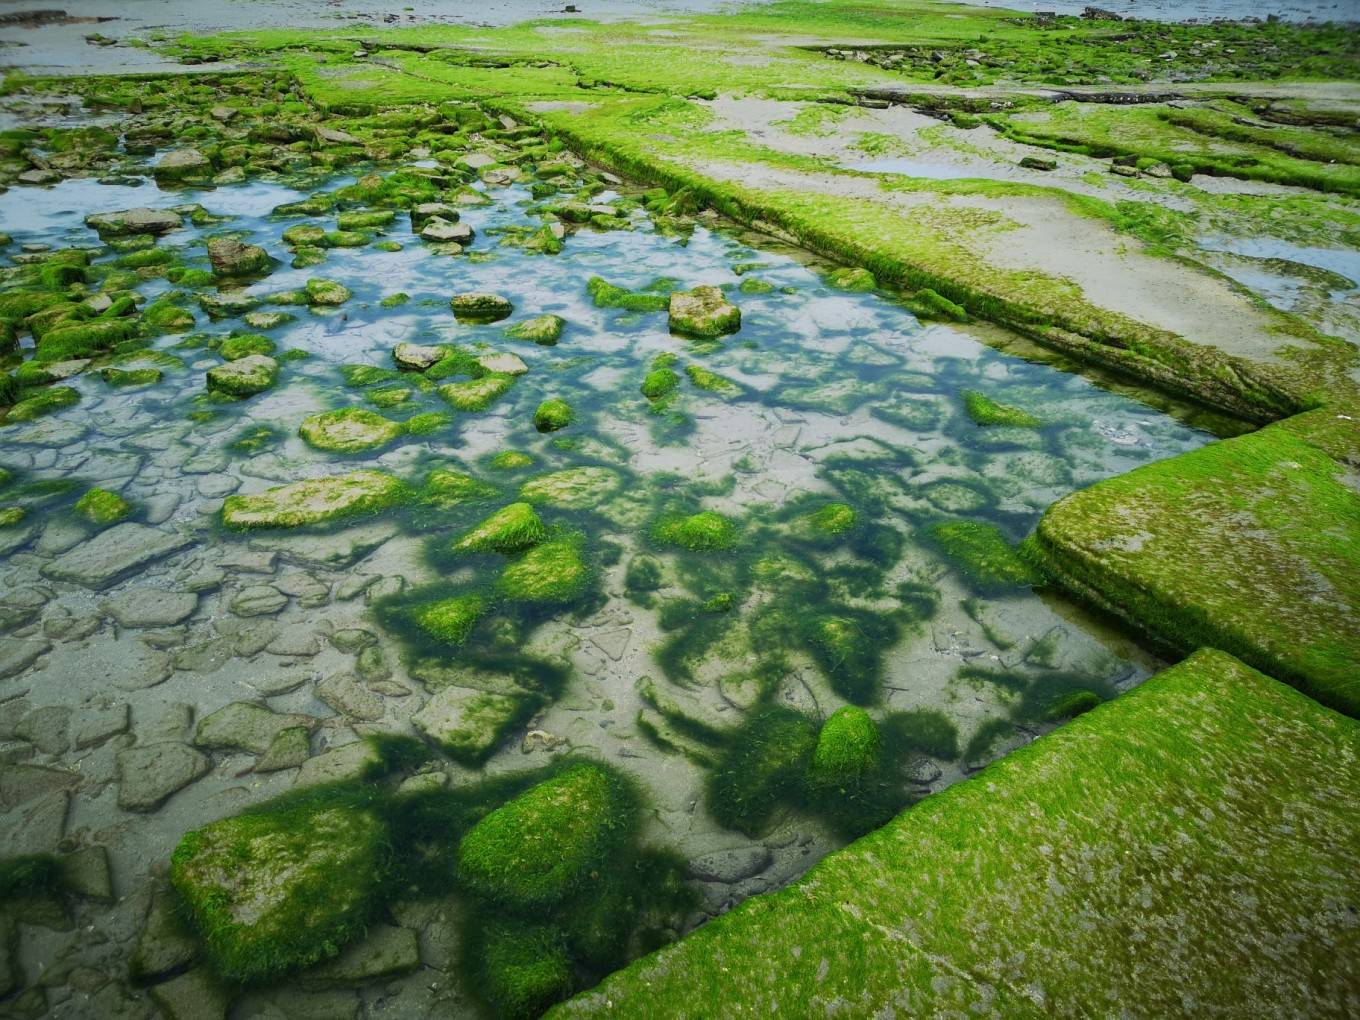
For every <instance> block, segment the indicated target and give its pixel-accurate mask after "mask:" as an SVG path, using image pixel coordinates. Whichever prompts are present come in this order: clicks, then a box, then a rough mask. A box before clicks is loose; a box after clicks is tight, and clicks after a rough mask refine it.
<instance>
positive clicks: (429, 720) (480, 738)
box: [411, 687, 539, 765]
mask: <svg viewBox="0 0 1360 1020" xmlns="http://www.w3.org/2000/svg"><path fill="white" fill-rule="evenodd" d="M538 705H539V701H538V700H537V699H536V698H532V697H527V696H523V697H515V696H510V695H505V694H491V693H488V692H486V691H474V690H468V689H467V688H466V687H445V688H443V689H442V690H440V691H437V692H436V693H435V694H434V695H433V696H432V697H431V698H430V700H429V701H427V702H426V703H425V705H424V706H423V707H422V708H421V709H420V711H418V712H416V713H415V714H414V715H412V716H411V723H412V725H414V726H415V727H416V729H418V730H420V732H422V733H424V734H425V736H427V737H429V738H430V739H431V740H432V741H434V742H435V743H436V744H438V745H439V746H440V747H441V748H442V749H443V750H444V753H445V754H447V755H448V756H449V757H450V758H452V759H453V760H454V761H457V762H462V763H463V764H465V765H480V764H481V763H482V762H484V761H486V759H487V758H488V757H489V756H490V755H491V752H493V751H494V750H495V749H496V748H497V747H499V746H500V744H501V743H502V741H504V740H505V738H506V736H507V735H508V734H509V733H510V731H511V730H513V729H515V728H516V727H518V726H520V725H521V724H522V723H523V722H524V721H525V720H526V719H527V718H528V717H529V716H530V715H531V714H532V713H533V711H534V709H535V708H537V707H538Z"/></svg>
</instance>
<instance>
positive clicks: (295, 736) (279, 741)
mask: <svg viewBox="0 0 1360 1020" xmlns="http://www.w3.org/2000/svg"><path fill="white" fill-rule="evenodd" d="M311 753H312V752H311V746H310V739H309V737H308V733H307V727H306V726H289V727H288V728H287V729H283V730H279V733H278V736H276V737H275V738H274V742H273V743H272V744H270V745H269V750H268V751H266V752H265V753H264V754H263V755H261V756H260V760H259V761H258V762H256V763H255V771H256V772H278V771H279V770H281V769H292V768H297V767H298V766H299V765H301V764H302V763H303V762H305V761H306V760H307V758H308V757H309V756H310V755H311Z"/></svg>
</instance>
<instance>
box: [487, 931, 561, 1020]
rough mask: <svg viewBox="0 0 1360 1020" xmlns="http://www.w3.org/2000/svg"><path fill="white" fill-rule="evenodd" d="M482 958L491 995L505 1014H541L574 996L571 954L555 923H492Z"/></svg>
mask: <svg viewBox="0 0 1360 1020" xmlns="http://www.w3.org/2000/svg"><path fill="white" fill-rule="evenodd" d="M477 959H478V961H479V968H478V970H479V976H480V978H481V981H482V987H483V988H484V989H485V993H486V997H487V998H488V999H489V1000H490V1001H491V1002H492V1003H494V1004H495V1006H496V1008H497V1011H498V1012H499V1013H500V1015H501V1016H504V1017H509V1018H518V1017H536V1016H538V1015H540V1014H541V1013H542V1012H543V1010H544V1009H545V1008H546V1007H548V1006H550V1005H552V1004H553V1003H554V1002H560V1001H561V1000H562V999H565V998H566V997H567V996H568V995H569V994H571V989H572V984H573V980H572V973H571V957H570V956H569V955H568V953H567V946H566V940H565V939H563V937H562V932H561V929H559V928H556V927H553V926H552V925H546V924H532V923H524V922H521V923H515V922H510V923H508V924H492V925H488V926H487V930H486V931H485V932H483V933H482V941H481V944H480V946H479V947H478V952H477Z"/></svg>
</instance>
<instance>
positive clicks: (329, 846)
mask: <svg viewBox="0 0 1360 1020" xmlns="http://www.w3.org/2000/svg"><path fill="white" fill-rule="evenodd" d="M386 855H387V832H386V828H385V826H384V825H383V824H382V822H381V821H380V820H379V819H378V817H377V816H376V815H375V814H374V813H373V812H371V811H368V810H365V809H362V808H358V807H351V806H347V805H343V804H341V803H335V804H331V805H327V804H326V802H325V801H324V800H319V801H313V802H308V801H304V802H302V803H301V804H299V805H298V806H296V807H293V808H284V809H280V810H276V811H269V812H261V813H256V814H245V815H238V816H237V817H235V818H226V819H223V820H222V821H219V822H213V823H212V824H211V825H207V826H204V827H203V828H201V829H197V830H195V831H193V832H190V833H188V834H186V835H185V836H184V838H183V839H181V840H180V842H179V845H178V846H177V847H176V848H175V852H174V854H173V856H172V857H171V863H170V879H171V882H172V883H173V884H174V887H175V889H176V891H177V892H178V893H179V895H180V897H181V899H182V900H183V902H184V904H185V907H186V909H187V912H188V916H189V919H190V921H191V923H192V924H193V926H194V928H195V930H196V931H197V933H198V935H199V938H200V939H201V940H202V943H203V948H204V951H205V953H206V955H207V958H208V961H209V962H210V963H211V964H212V966H213V968H214V969H215V970H216V971H217V972H218V973H219V974H221V975H223V976H224V977H227V978H230V979H232V980H236V981H254V980H259V979H261V978H267V977H273V976H276V975H279V974H283V973H287V972H288V971H290V970H293V969H296V968H298V967H302V966H305V965H307V964H311V963H315V962H316V961H318V960H321V959H325V958H326V957H329V956H334V955H335V954H336V953H337V952H338V951H339V949H340V948H341V947H342V946H343V945H344V944H345V943H346V942H348V941H349V940H350V939H351V938H353V937H354V936H355V935H357V934H359V933H360V932H362V931H363V929H364V925H365V923H366V922H367V921H368V918H369V915H370V913H371V910H372V907H373V900H374V898H375V895H376V893H377V891H378V889H379V888H380V886H381V882H382V876H383V871H384V868H385V866H386Z"/></svg>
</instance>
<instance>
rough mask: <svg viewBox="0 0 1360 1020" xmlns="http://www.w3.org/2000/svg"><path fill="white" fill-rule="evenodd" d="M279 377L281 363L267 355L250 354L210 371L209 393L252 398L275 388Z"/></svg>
mask: <svg viewBox="0 0 1360 1020" xmlns="http://www.w3.org/2000/svg"><path fill="white" fill-rule="evenodd" d="M278 377H279V363H278V362H277V361H275V360H274V359H273V358H271V357H269V355H267V354H248V355H246V357H244V358H237V359H236V360H235V361H228V362H227V363H226V364H225V365H216V366H214V367H213V368H210V369H208V374H207V386H208V392H209V393H225V394H226V395H228V396H232V397H251V396H254V395H255V394H257V393H263V392H264V391H265V390H267V389H269V387H271V386H273V385H274V383H275V381H276V380H277V379H278Z"/></svg>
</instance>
